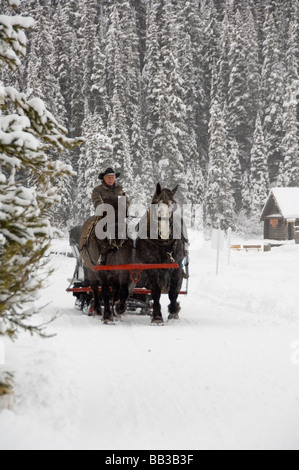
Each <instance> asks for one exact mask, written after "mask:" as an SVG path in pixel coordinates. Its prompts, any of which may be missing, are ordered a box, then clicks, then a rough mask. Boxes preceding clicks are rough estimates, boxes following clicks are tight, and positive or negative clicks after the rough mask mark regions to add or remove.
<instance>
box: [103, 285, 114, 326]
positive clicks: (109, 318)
mask: <svg viewBox="0 0 299 470" xmlns="http://www.w3.org/2000/svg"><path fill="white" fill-rule="evenodd" d="M102 297H103V301H104V317H103V322H104V323H113V313H112V311H111V308H110V289H109V284H108V282H107V280H105V279H104V280H103V282H102Z"/></svg>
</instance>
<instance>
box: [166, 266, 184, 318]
mask: <svg viewBox="0 0 299 470" xmlns="http://www.w3.org/2000/svg"><path fill="white" fill-rule="evenodd" d="M178 277H179V274H178V273H175V275H174V276H173V277H172V278H171V283H170V290H169V300H170V304H169V305H168V311H169V317H168V320H178V319H179V312H180V310H181V306H180V304H179V302H177V300H178V296H179V287H178V286H179V284H180V283H179V279H178Z"/></svg>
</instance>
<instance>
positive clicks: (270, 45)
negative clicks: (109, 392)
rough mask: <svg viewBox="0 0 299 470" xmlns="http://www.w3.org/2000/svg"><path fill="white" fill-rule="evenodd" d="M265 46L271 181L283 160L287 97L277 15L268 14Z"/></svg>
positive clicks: (264, 96) (264, 90) (264, 89)
mask: <svg viewBox="0 0 299 470" xmlns="http://www.w3.org/2000/svg"><path fill="white" fill-rule="evenodd" d="M264 35H265V40H264V47H263V60H264V62H263V68H262V106H263V112H264V123H265V124H264V125H265V138H266V142H267V145H268V165H269V171H270V181H271V183H273V182H274V181H275V179H276V178H277V175H278V170H279V165H280V163H281V161H282V160H283V156H282V148H281V145H282V139H283V97H284V91H285V90H284V79H285V73H284V70H285V69H284V65H283V62H282V60H281V49H280V42H279V36H278V31H277V26H276V22H275V17H274V14H273V13H267V17H266V21H265V24H264Z"/></svg>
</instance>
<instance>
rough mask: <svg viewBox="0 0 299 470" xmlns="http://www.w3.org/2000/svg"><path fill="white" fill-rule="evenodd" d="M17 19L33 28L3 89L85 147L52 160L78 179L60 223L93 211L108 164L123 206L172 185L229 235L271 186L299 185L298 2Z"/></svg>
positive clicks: (136, 6) (29, 2) (115, 8)
mask: <svg viewBox="0 0 299 470" xmlns="http://www.w3.org/2000/svg"><path fill="white" fill-rule="evenodd" d="M1 10H2V12H3V13H5V14H6V13H8V8H7V7H6V2H5V3H4V2H2V8H1ZM17 13H18V14H24V15H27V14H28V15H30V16H32V17H33V18H34V19H35V20H36V22H35V26H34V28H33V29H32V30H31V32H30V33H29V35H28V37H29V41H28V50H27V58H26V61H25V62H24V63H23V65H22V67H21V69H20V70H18V71H16V72H11V71H9V70H8V69H5V70H4V71H3V72H2V81H3V82H4V84H5V85H13V86H15V87H16V88H17V89H19V90H21V91H24V92H25V93H26V96H27V98H28V99H30V97H31V95H32V96H34V97H40V98H42V99H43V100H44V102H45V103H46V105H47V107H48V109H49V110H50V111H51V112H52V113H53V115H54V116H55V117H56V118H57V119H58V120H59V121H60V123H61V124H62V125H63V126H65V127H66V128H67V129H68V130H69V133H70V137H78V136H82V135H83V136H84V137H85V138H86V139H87V142H86V145H83V146H81V147H77V148H75V149H74V150H71V151H66V152H65V153H64V155H63V156H62V157H61V156H60V159H61V158H63V159H64V162H65V163H67V164H71V165H72V166H73V168H74V170H75V171H76V172H77V176H76V177H74V176H69V178H68V180H67V181H64V182H63V183H62V184H61V188H60V191H61V194H62V196H63V197H62V205H61V206H60V205H59V206H57V207H56V209H55V219H56V223H58V224H59V225H60V226H63V225H65V224H70V223H74V222H81V221H82V220H83V219H84V218H85V217H87V216H89V215H90V213H91V211H92V206H91V192H92V189H93V188H94V186H95V185H96V184H98V180H97V177H98V173H99V172H100V170H103V169H105V168H106V167H107V166H108V165H109V166H110V165H112V166H113V167H115V168H116V169H117V170H120V171H121V172H122V183H123V185H124V188H125V190H126V191H127V193H128V194H129V195H130V197H131V198H132V199H133V200H134V199H135V200H137V201H138V202H148V201H149V198H150V196H152V194H153V192H154V186H155V183H156V182H158V181H160V182H161V183H162V184H164V185H166V186H168V187H172V186H173V187H174V186H175V185H176V184H178V183H179V184H180V190H181V198H182V199H183V200H184V201H185V202H194V203H205V208H206V211H205V213H206V221H207V222H208V224H209V225H213V224H214V223H215V222H216V221H217V220H218V218H219V217H221V218H223V219H224V220H225V221H226V224H227V225H231V226H233V227H234V228H238V224H239V225H240V224H241V225H244V223H245V221H247V220H250V219H251V220H258V217H259V215H260V211H261V208H262V206H263V203H264V200H265V198H266V196H267V194H268V191H269V188H270V187H271V186H274V185H275V186H299V158H298V150H299V142H298V106H297V94H298V90H299V86H298V71H299V47H298V46H299V1H298V0H228V1H225V0H188V1H187V0H22V2H21V6H20V9H19V10H17Z"/></svg>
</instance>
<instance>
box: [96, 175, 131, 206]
mask: <svg viewBox="0 0 299 470" xmlns="http://www.w3.org/2000/svg"><path fill="white" fill-rule="evenodd" d="M119 196H126V194H125V192H124V190H123V188H122V186H121V185H119V184H114V186H109V185H108V184H106V183H105V181H103V183H102V184H100V185H99V186H97V187H96V188H94V190H93V192H92V202H93V205H94V208H95V209H96V208H97V207H98V206H99V205H100V204H111V205H112V206H114V207H117V203H118V197H119ZM128 205H129V201H128V198H127V207H128Z"/></svg>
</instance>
